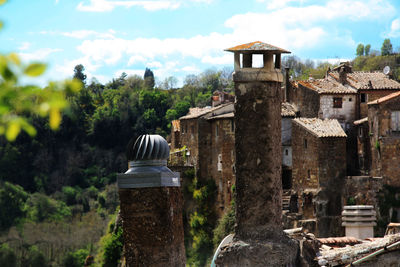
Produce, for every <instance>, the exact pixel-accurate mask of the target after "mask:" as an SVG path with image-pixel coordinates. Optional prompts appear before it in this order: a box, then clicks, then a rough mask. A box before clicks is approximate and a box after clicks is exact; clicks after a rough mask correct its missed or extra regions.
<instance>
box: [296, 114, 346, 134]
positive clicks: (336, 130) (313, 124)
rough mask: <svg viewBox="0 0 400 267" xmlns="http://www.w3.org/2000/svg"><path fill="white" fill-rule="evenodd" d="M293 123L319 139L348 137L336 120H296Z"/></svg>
mask: <svg viewBox="0 0 400 267" xmlns="http://www.w3.org/2000/svg"><path fill="white" fill-rule="evenodd" d="M293 121H294V122H296V123H297V124H299V125H300V126H302V127H304V128H305V129H306V130H308V131H309V132H311V133H312V134H314V135H316V136H317V137H347V135H346V133H345V132H344V131H343V129H342V127H341V126H340V124H339V122H338V121H337V120H334V119H324V120H321V119H317V118H296V119H294V120H293Z"/></svg>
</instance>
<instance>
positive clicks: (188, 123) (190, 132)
mask: <svg viewBox="0 0 400 267" xmlns="http://www.w3.org/2000/svg"><path fill="white" fill-rule="evenodd" d="M197 133H198V123H197V119H190V120H181V136H180V140H181V145H182V146H186V147H187V148H188V152H189V153H190V155H189V156H188V163H189V164H190V165H192V166H196V167H197V165H198V163H197V161H198V155H199V144H198V138H199V136H198V134H197Z"/></svg>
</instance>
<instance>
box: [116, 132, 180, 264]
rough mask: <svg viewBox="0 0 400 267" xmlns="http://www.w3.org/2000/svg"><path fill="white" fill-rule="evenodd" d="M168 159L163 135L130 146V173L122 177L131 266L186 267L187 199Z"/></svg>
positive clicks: (125, 234)
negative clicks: (185, 209)
mask: <svg viewBox="0 0 400 267" xmlns="http://www.w3.org/2000/svg"><path fill="white" fill-rule="evenodd" d="M130 144H133V142H130ZM168 156H169V147H168V144H167V142H166V141H165V139H164V138H162V137H161V136H159V135H144V136H140V137H139V138H138V139H137V141H136V142H135V143H134V144H133V146H131V147H128V160H130V163H129V167H130V169H129V170H128V171H127V172H126V173H125V174H119V175H118V188H119V198H120V203H121V204H120V208H121V218H122V227H123V237H124V258H125V265H126V266H128V267H131V266H160V267H162V266H185V247H184V238H183V221H182V207H183V198H182V193H181V189H180V181H179V173H175V172H172V171H171V170H169V169H168V168H167V166H166V165H167V158H168Z"/></svg>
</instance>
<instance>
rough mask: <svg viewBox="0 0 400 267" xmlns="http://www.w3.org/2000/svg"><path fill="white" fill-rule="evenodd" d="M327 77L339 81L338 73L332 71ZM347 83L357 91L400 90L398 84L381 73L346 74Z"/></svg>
mask: <svg viewBox="0 0 400 267" xmlns="http://www.w3.org/2000/svg"><path fill="white" fill-rule="evenodd" d="M329 76H331V77H333V78H335V80H337V81H339V72H337V71H332V72H330V73H329ZM347 82H348V84H349V85H350V86H352V87H354V88H355V89H357V90H382V89H400V83H399V82H397V81H395V80H392V79H390V78H389V77H388V76H386V75H385V74H384V73H383V72H381V71H375V72H364V71H355V72H351V73H347Z"/></svg>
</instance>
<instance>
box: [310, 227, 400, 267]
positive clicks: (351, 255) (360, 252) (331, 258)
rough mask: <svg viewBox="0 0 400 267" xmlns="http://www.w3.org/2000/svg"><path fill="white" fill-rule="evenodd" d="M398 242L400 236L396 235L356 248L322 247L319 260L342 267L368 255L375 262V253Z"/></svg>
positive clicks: (388, 250)
mask: <svg viewBox="0 0 400 267" xmlns="http://www.w3.org/2000/svg"><path fill="white" fill-rule="evenodd" d="M398 241H400V234H394V235H386V236H384V237H383V238H377V239H373V241H371V242H363V243H361V244H356V245H354V246H346V247H342V248H333V249H324V248H323V247H321V248H320V251H319V252H320V256H318V257H317V260H318V261H321V262H325V263H326V264H325V265H327V266H337V265H340V266H342V265H345V264H351V263H354V261H355V260H358V259H361V258H362V257H365V256H366V255H371V260H373V255H372V253H373V252H375V251H377V250H379V249H383V248H385V247H387V246H389V245H391V244H394V243H396V242H398ZM398 249H399V247H398V246H397V248H392V249H387V251H386V253H390V252H392V251H394V250H398ZM366 260H367V259H366Z"/></svg>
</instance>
